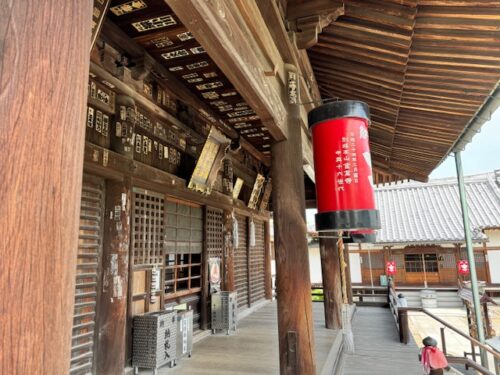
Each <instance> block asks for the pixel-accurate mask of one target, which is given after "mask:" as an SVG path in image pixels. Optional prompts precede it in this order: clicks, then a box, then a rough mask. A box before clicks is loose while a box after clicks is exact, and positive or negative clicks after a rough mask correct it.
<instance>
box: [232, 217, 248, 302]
mask: <svg viewBox="0 0 500 375" xmlns="http://www.w3.org/2000/svg"><path fill="white" fill-rule="evenodd" d="M236 219H237V220H238V237H239V241H238V246H237V247H235V249H234V274H235V277H234V283H235V287H236V291H237V292H238V308H239V309H240V311H241V310H244V309H246V308H247V307H248V257H247V218H246V217H245V216H239V215H237V216H236Z"/></svg>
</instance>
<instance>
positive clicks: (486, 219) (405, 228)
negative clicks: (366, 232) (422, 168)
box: [375, 173, 500, 245]
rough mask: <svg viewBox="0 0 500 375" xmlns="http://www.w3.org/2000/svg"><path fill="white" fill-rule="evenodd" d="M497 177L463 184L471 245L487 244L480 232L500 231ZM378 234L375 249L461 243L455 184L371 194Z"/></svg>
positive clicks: (473, 178)
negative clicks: (374, 203) (384, 245)
mask: <svg viewBox="0 0 500 375" xmlns="http://www.w3.org/2000/svg"><path fill="white" fill-rule="evenodd" d="M498 183H499V181H498V176H496V175H495V173H484V174H479V175H474V176H469V177H466V178H465V188H466V191H467V203H468V206H469V218H470V224H471V230H472V237H473V241H475V242H482V241H485V240H486V241H487V240H488V238H487V236H486V235H485V234H484V232H483V230H484V229H489V228H500V187H499V185H498ZM375 199H376V201H377V208H378V209H379V211H380V217H381V224H382V229H380V230H379V231H378V232H377V243H378V244H387V245H388V244H407V245H408V244H441V243H450V242H451V243H456V242H463V241H464V230H463V221H462V211H461V209H460V198H459V194H458V185H457V180H456V179H455V178H448V179H439V180H434V181H431V182H429V183H420V182H409V183H402V184H392V185H387V186H379V187H377V188H376V190H375Z"/></svg>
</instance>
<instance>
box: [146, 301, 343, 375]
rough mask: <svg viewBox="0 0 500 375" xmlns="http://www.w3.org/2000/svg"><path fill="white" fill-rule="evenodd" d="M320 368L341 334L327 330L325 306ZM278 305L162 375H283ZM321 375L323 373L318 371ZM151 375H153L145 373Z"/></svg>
mask: <svg viewBox="0 0 500 375" xmlns="http://www.w3.org/2000/svg"><path fill="white" fill-rule="evenodd" d="M313 312H314V337H315V342H316V362H317V368H318V369H322V368H323V365H324V364H325V362H326V360H327V357H328V354H329V352H330V349H331V347H332V344H333V342H334V341H335V338H336V337H337V335H338V334H340V333H339V332H338V331H333V330H328V329H326V328H324V315H323V304H322V303H313ZM278 357H279V348H278V326H277V311H276V303H275V302H271V303H268V304H266V305H264V306H263V307H262V308H261V309H259V310H257V311H255V312H254V313H252V314H251V315H249V316H248V317H246V318H244V319H242V320H241V321H240V322H239V325H238V331H237V333H236V334H235V335H230V336H226V335H224V334H220V335H210V336H208V337H207V338H205V339H202V340H201V341H199V342H197V343H195V344H194V346H193V356H192V357H191V358H185V359H183V360H181V361H179V362H178V365H177V366H176V367H174V368H172V369H170V368H168V366H167V367H164V368H161V369H160V370H159V371H158V374H159V375H170V374H182V375H202V374H203V375H211V374H213V375H243V374H244V375H249V374H252V375H254V374H255V375H257V374H259V375H260V374H279V361H278ZM318 373H320V371H318ZM141 374H151V371H141Z"/></svg>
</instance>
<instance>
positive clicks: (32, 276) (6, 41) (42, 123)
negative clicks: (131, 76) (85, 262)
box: [0, 0, 92, 374]
mask: <svg viewBox="0 0 500 375" xmlns="http://www.w3.org/2000/svg"><path fill="white" fill-rule="evenodd" d="M91 15H92V2H91V1H72V2H66V1H64V2H61V1H55V0H37V1H31V2H28V1H4V2H2V6H1V7H0V196H1V197H2V205H1V206H0V207H1V208H0V238H1V239H2V240H1V241H0V259H1V261H0V266H1V269H2V272H1V273H0V288H1V291H0V294H1V296H2V298H1V302H0V348H1V350H0V351H1V355H0V373H2V374H66V373H67V372H68V368H69V359H70V339H71V327H72V315H73V303H74V292H75V264H76V263H75V261H76V251H77V238H78V225H79V217H78V216H79V211H80V208H79V203H80V196H81V186H82V172H83V170H82V165H83V145H84V133H85V126H84V120H85V98H86V90H87V80H88V65H89V63H88V61H89V55H88V53H89V49H90V30H91Z"/></svg>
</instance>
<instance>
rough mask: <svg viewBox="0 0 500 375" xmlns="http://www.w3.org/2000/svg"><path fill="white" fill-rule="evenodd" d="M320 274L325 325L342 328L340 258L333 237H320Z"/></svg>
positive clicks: (331, 327)
mask: <svg viewBox="0 0 500 375" xmlns="http://www.w3.org/2000/svg"><path fill="white" fill-rule="evenodd" d="M319 252H320V256H321V275H322V279H323V294H324V305H325V325H326V328H330V329H341V328H342V281H341V276H340V259H339V253H338V247H337V240H336V239H335V238H320V240H319Z"/></svg>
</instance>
